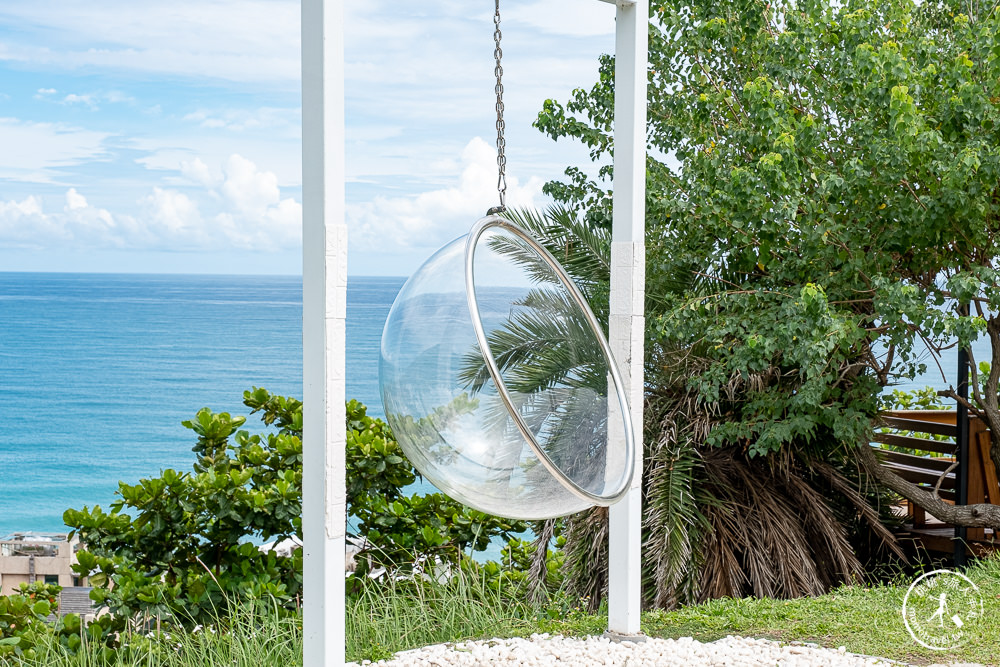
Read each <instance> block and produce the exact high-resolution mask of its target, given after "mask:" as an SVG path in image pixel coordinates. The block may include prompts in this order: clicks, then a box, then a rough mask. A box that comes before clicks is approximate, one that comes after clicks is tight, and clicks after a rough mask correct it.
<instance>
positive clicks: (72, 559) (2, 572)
mask: <svg viewBox="0 0 1000 667" xmlns="http://www.w3.org/2000/svg"><path fill="white" fill-rule="evenodd" d="M79 549H80V540H79V539H77V538H76V536H74V537H73V539H72V540H70V539H67V536H66V535H65V534H63V533H13V534H12V535H8V536H6V537H2V538H0V595H11V594H13V593H17V592H18V587H19V586H20V585H21V584H31V583H34V582H36V581H41V582H45V583H47V584H58V585H59V586H62V587H63V595H62V598H63V600H62V602H63V604H61V605H60V610H59V611H60V613H63V614H65V613H68V612H76V613H86V612H87V611H88V610H89V607H90V601H89V598H88V597H87V595H88V594H89V592H90V589H89V588H86V587H85V584H86V581H81V580H80V577H78V576H77V575H76V573H74V572H73V570H72V569H71V566H72V565H75V564H76V552H77V551H78V550H79ZM63 607H73V608H72V609H70V608H63Z"/></svg>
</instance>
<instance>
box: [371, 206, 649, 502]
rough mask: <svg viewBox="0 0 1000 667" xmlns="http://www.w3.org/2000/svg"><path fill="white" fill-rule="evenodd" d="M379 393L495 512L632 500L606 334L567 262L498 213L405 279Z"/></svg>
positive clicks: (469, 496) (629, 437)
mask: <svg viewBox="0 0 1000 667" xmlns="http://www.w3.org/2000/svg"><path fill="white" fill-rule="evenodd" d="M379 382H380V388H381V392H382V402H383V405H384V406H385V412H386V417H387V419H388V421H389V425H390V426H391V427H392V430H393V433H394V434H395V436H396V439H397V440H398V441H399V443H400V445H401V446H402V448H403V451H404V452H405V453H406V455H407V456H408V457H409V459H410V461H411V462H412V463H413V465H414V466H415V467H416V468H417V470H419V471H420V473H421V474H422V475H423V476H424V477H425V478H426V479H427V480H428V481H430V482H431V483H432V484H434V485H435V486H436V487H437V488H438V489H440V490H441V491H443V492H444V493H446V494H447V495H449V496H451V497H452V498H454V499H456V500H459V501H461V502H463V503H465V504H467V505H470V506H472V507H474V508H476V509H479V510H481V511H483V512H487V513H489V514H494V515H498V516H504V517H509V518H515V519H544V518H551V517H557V516H563V515H566V514H571V513H573V512H578V511H580V510H583V509H586V508H588V507H591V506H593V505H611V504H613V503H614V502H616V501H617V500H619V499H620V498H621V497H622V496H623V495H624V494H625V492H626V491H627V489H628V487H629V485H630V483H631V480H632V470H633V461H634V438H633V433H632V425H631V421H630V419H629V417H628V415H629V411H628V407H627V402H626V398H625V393H624V388H623V386H622V382H621V379H620V377H619V374H618V370H617V368H616V366H615V363H614V361H613V357H612V355H611V350H610V348H609V347H608V343H607V341H606V340H605V338H604V334H603V333H602V330H601V326H600V324H599V322H598V321H597V319H596V318H595V317H594V315H593V313H592V312H591V311H590V308H589V307H588V306H587V303H586V301H585V300H584V298H583V296H582V295H581V294H580V291H579V290H578V289H577V287H576V286H575V285H574V284H573V282H572V280H570V278H569V276H568V275H567V274H566V272H565V271H564V270H563V269H562V267H561V266H560V265H559V264H558V262H556V260H555V259H554V258H553V257H552V256H551V255H550V254H549V253H548V252H547V251H546V250H545V249H544V248H542V247H541V246H540V245H539V244H538V243H537V242H536V241H535V240H534V239H532V238H531V237H530V236H529V235H528V234H527V233H526V232H525V231H523V230H522V229H520V228H519V227H517V226H516V225H514V224H513V223H511V222H509V221H507V220H505V219H503V218H500V217H497V216H487V217H486V218H483V219H482V220H480V221H479V222H478V223H476V225H475V226H474V227H473V229H472V231H471V232H470V233H469V234H468V235H467V236H463V237H461V238H459V239H456V240H455V241H452V242H451V243H450V244H448V245H446V246H445V247H444V248H442V249H441V250H439V251H438V252H437V253H435V254H434V255H433V256H432V257H431V258H430V259H429V260H427V262H426V263H424V265H423V266H422V267H421V268H420V269H419V270H418V271H417V272H416V273H415V274H414V275H413V276H412V277H411V278H410V279H409V280H408V281H407V282H406V284H405V285H404V286H403V288H402V290H400V292H399V295H398V296H397V297H396V300H395V302H394V303H393V305H392V309H391V310H390V311H389V316H388V319H387V320H386V324H385V329H384V330H383V332H382V346H381V359H380V364H379Z"/></svg>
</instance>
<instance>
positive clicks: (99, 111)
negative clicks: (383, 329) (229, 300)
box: [0, 0, 614, 275]
mask: <svg viewBox="0 0 1000 667" xmlns="http://www.w3.org/2000/svg"><path fill="white" fill-rule="evenodd" d="M345 4H346V5H348V7H347V10H346V12H347V16H346V26H347V48H346V61H347V81H346V85H347V137H346V141H347V170H348V183H347V205H348V207H347V218H348V225H349V229H350V246H349V248H350V258H349V262H350V268H349V271H350V273H352V274H355V275H406V274H409V273H411V272H412V271H413V270H415V269H416V268H417V267H418V266H419V265H420V263H421V262H422V261H423V259H425V258H426V257H427V256H429V255H430V254H431V253H432V252H433V250H435V249H436V248H437V247H439V246H440V245H443V244H444V243H446V242H447V241H449V240H450V239H452V238H454V237H456V236H459V235H461V234H463V233H464V232H465V231H467V229H468V227H469V226H470V225H471V224H472V223H473V222H474V221H475V220H476V219H477V218H478V217H480V216H481V215H482V214H483V213H485V210H486V209H487V208H488V207H489V206H492V205H494V204H495V203H496V193H495V186H496V172H495V159H496V155H495V148H494V141H495V137H494V135H493V133H494V131H495V130H494V123H495V117H494V114H495V112H494V99H493V79H492V77H493V63H492V57H493V42H492V39H493V37H492V34H493V30H492V28H493V26H492V10H493V3H492V2H490V1H489V0H478V1H476V2H472V1H470V0H420V1H419V2H418V1H416V0H391V1H390V0H369V1H368V2H362V3H349V2H348V3H345ZM502 11H503V14H504V22H503V28H504V42H503V46H504V55H505V58H504V69H505V88H506V93H505V103H506V107H507V114H506V120H507V128H508V131H507V134H508V137H507V145H508V151H507V154H508V175H509V176H508V183H509V189H508V200H509V201H508V203H510V204H514V205H529V206H544V204H545V203H546V202H545V198H544V197H543V196H542V194H541V186H542V184H543V183H544V182H545V181H547V180H550V179H552V178H556V177H558V176H559V175H560V174H561V173H562V171H563V169H564V168H565V167H566V166H568V165H570V164H576V165H580V166H583V165H585V164H586V163H587V160H588V158H587V153H586V150H585V149H584V148H583V147H581V146H578V145H575V144H572V143H568V142H565V141H563V142H558V143H556V142H552V141H551V140H549V139H547V138H545V137H543V136H542V135H541V134H540V133H539V132H538V131H537V130H534V129H533V128H532V127H531V122H532V120H533V119H534V117H535V115H536V114H537V112H538V110H539V109H540V107H541V104H542V102H543V101H544V100H545V99H546V98H550V97H552V98H556V99H560V100H565V99H566V98H567V97H568V95H569V93H570V91H572V89H573V88H576V87H580V86H589V85H591V84H592V83H593V81H594V80H595V78H596V68H597V58H598V56H599V55H600V54H602V53H608V52H611V51H613V49H614V6H613V5H609V4H606V3H603V2H598V1H597V0H504V1H503V6H502ZM298 12H299V5H298V2H296V1H288V0H169V1H163V0H144V1H143V2H135V1H134V0H132V1H130V2H125V1H123V0H101V1H100V2H96V3H95V2H92V1H90V2H81V1H78V0H45V1H44V2H37V3H34V2H5V3H2V4H0V81H2V86H0V271H111V272H167V273H172V272H184V273H298V272H299V271H300V267H301V230H300V227H301V203H300V202H301V180H302V174H301V166H300V145H301V105H300V77H299V13H298Z"/></svg>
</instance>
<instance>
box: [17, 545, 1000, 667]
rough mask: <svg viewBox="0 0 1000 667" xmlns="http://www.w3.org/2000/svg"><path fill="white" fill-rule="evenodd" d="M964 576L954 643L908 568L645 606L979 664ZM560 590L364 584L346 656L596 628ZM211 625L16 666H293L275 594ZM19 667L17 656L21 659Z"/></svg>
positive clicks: (985, 638)
mask: <svg viewBox="0 0 1000 667" xmlns="http://www.w3.org/2000/svg"><path fill="white" fill-rule="evenodd" d="M966 574H967V575H968V576H969V577H970V578H971V579H972V580H973V581H974V582H976V584H977V585H978V586H979V589H980V592H981V593H982V597H983V603H984V612H985V616H984V618H983V619H982V621H981V622H977V623H976V624H974V625H972V624H970V625H968V626H966V630H968V632H967V637H966V639H967V641H966V642H965V643H964V644H963V645H962V646H961V648H958V649H956V650H953V651H946V652H936V651H930V650H927V649H924V648H922V647H920V646H919V645H918V644H916V642H914V641H913V640H912V639H911V638H910V636H909V634H908V633H907V631H906V629H905V627H904V625H903V621H902V615H901V606H902V601H903V596H904V595H905V593H906V590H907V588H908V586H909V584H910V582H911V581H912V580H913V579H914V578H915V576H912V577H911V576H909V575H907V576H900V578H899V580H898V581H897V582H896V583H895V585H875V586H844V587H842V588H839V589H837V590H835V591H833V592H832V593H830V594H828V595H822V596H818V597H813V598H799V599H795V600H771V599H751V598H747V599H741V600H736V599H721V600H713V601H710V602H707V603H704V604H699V605H691V606H688V607H684V608H681V609H679V610H677V611H674V612H663V611H651V612H647V613H644V614H643V619H642V627H643V630H644V631H645V632H646V633H647V634H648V635H650V636H654V637H694V638H695V639H699V640H701V641H713V640H715V639H718V638H721V637H724V636H726V635H730V634H733V635H743V636H749V637H763V638H769V639H777V640H781V641H795V640H800V641H811V642H816V643H818V644H820V645H822V646H827V647H831V648H836V647H839V646H845V647H846V649H847V650H848V651H851V652H853V653H862V654H868V655H878V656H882V657H885V658H890V659H894V660H899V661H902V662H904V663H917V664H929V663H931V662H954V661H964V662H978V663H983V664H992V665H996V664H1000V648H998V647H1000V558H997V557H994V558H988V559H981V560H979V561H977V562H976V563H975V564H974V565H972V566H971V567H970V568H969V569H968V570H967V571H966ZM585 607H586V605H584V604H582V603H580V601H576V603H575V604H574V603H573V601H571V600H567V599H563V598H559V597H558V596H557V597H556V598H554V599H553V600H552V601H550V602H549V603H548V605H546V606H532V605H529V604H528V603H526V602H525V601H523V600H520V599H516V598H512V597H510V596H509V595H503V594H501V593H499V592H497V591H496V590H495V589H494V588H493V587H492V586H490V585H489V584H488V583H487V582H485V581H484V580H483V579H481V578H478V577H477V576H476V575H475V574H469V573H465V572H463V573H462V574H461V575H459V576H454V577H452V578H451V580H450V581H448V582H446V583H440V582H434V581H417V582H414V581H397V582H381V583H380V582H368V583H367V584H366V585H365V586H364V588H362V589H361V590H359V591H358V592H357V595H356V596H354V597H352V599H351V600H350V601H349V603H348V606H347V658H348V660H353V661H357V662H360V661H362V660H373V661H374V660H380V659H384V658H388V657H390V656H391V655H393V654H394V653H396V652H398V651H405V650H408V649H412V648H417V647H421V646H426V645H429V644H438V643H444V642H457V641H462V640H466V639H477V638H490V637H514V636H526V635H529V634H531V633H534V632H549V633H553V634H557V633H558V634H563V635H571V636H580V635H592V634H600V633H601V632H602V631H603V630H604V629H605V628H606V624H607V617H606V615H605V614H589V613H587V612H586V610H585ZM233 608H234V609H235V615H234V616H232V617H231V618H230V619H229V620H227V621H226V622H225V623H223V624H220V627H224V628H225V630H224V631H211V630H209V631H200V632H196V633H175V634H169V633H163V634H161V635H151V636H148V637H147V636H142V635H135V634H132V635H128V636H126V637H125V639H124V641H123V643H124V644H125V645H126V648H125V649H122V650H119V651H117V652H114V653H110V654H107V655H105V654H104V653H103V651H102V650H101V647H99V646H86V647H85V648H84V650H82V651H81V652H80V653H79V654H78V655H69V654H67V653H66V652H65V651H64V650H63V649H61V648H60V647H59V646H58V645H56V644H53V643H49V644H45V645H42V646H40V647H39V654H38V656H37V657H36V658H35V659H34V660H31V661H25V662H24V663H23V665H24V667H42V666H45V667H154V666H156V667H223V666H224V667H297V666H301V665H302V616H301V614H298V615H289V614H288V613H287V612H284V611H281V610H279V609H278V607H277V605H275V604H273V603H265V602H262V601H254V600H247V601H245V602H244V603H243V604H240V605H235V606H234V607H233ZM19 667H20V666H19Z"/></svg>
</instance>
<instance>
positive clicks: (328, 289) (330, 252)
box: [301, 0, 347, 667]
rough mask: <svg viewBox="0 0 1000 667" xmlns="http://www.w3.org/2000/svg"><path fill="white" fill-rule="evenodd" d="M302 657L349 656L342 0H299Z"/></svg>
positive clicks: (323, 666)
mask: <svg viewBox="0 0 1000 667" xmlns="http://www.w3.org/2000/svg"><path fill="white" fill-rule="evenodd" d="M301 12H302V383H303V388H302V389H303V391H302V400H303V441H302V455H303V465H302V470H303V474H302V535H303V560H304V563H303V577H304V583H303V634H304V640H305V648H304V655H303V664H304V665H309V667H330V666H331V665H342V664H344V661H345V635H344V632H345V629H344V553H345V543H344V535H345V527H346V526H345V524H346V497H345V494H346V484H345V482H346V480H345V462H344V449H345V444H346V433H345V420H346V414H345V409H344V401H345V387H344V380H345V377H346V372H345V366H346V360H345V354H344V350H345V342H346V341H345V338H346V335H345V322H346V319H347V227H346V226H345V225H344V37H343V4H342V0H302V3H301Z"/></svg>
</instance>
